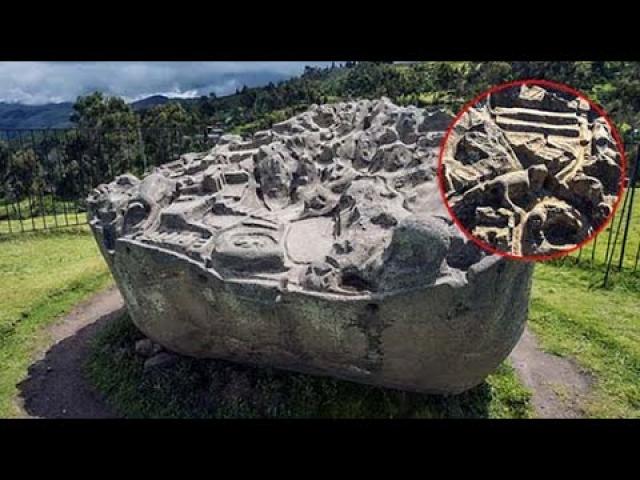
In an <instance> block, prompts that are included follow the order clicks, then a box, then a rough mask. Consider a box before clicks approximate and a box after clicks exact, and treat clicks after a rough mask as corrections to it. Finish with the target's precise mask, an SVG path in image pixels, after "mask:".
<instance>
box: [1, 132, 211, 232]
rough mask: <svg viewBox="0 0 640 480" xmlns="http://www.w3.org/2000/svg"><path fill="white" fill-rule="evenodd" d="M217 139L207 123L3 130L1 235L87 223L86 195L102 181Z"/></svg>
mask: <svg viewBox="0 0 640 480" xmlns="http://www.w3.org/2000/svg"><path fill="white" fill-rule="evenodd" d="M216 140H217V135H212V134H211V133H209V130H208V129H207V128H206V127H202V128H191V129H177V128H176V129H171V128H162V129H109V130H95V129H11V130H0V235H5V234H15V233H23V232H28V231H34V230H49V229H53V228H61V227H69V226H76V225H82V224H85V223H86V222H87V218H86V205H85V199H86V197H87V195H88V193H89V192H90V191H91V189H93V188H94V187H96V186H97V185H99V184H100V183H104V182H109V181H111V180H113V179H114V178H115V177H116V176H118V175H121V174H123V173H132V174H134V175H141V174H143V173H144V172H145V171H147V170H148V169H149V168H150V167H152V166H155V165H160V164H162V163H166V162H168V161H170V160H173V159H177V158H178V157H179V156H180V155H181V154H183V153H186V152H190V151H203V150H207V149H209V148H211V147H212V146H213V145H214V144H215V142H216Z"/></svg>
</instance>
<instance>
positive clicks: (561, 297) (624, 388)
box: [529, 264, 640, 418]
mask: <svg viewBox="0 0 640 480" xmlns="http://www.w3.org/2000/svg"><path fill="white" fill-rule="evenodd" d="M596 275H598V276H599V277H601V276H602V274H601V273H599V274H596ZM593 280H594V272H593V271H592V270H588V269H582V268H579V267H576V266H568V265H565V266H558V265H550V264H549V265H546V264H545V265H538V266H536V272H535V280H534V283H533V294H532V300H531V309H530V311H531V313H530V317H529V319H530V328H531V329H532V330H533V332H534V333H535V334H536V335H537V336H538V338H539V340H540V343H541V345H542V347H543V348H544V349H545V350H547V351H550V352H552V353H555V354H558V355H561V356H565V357H569V358H573V359H575V360H576V361H577V363H578V364H579V365H580V366H581V367H582V368H583V369H584V370H585V371H586V372H588V373H589V374H591V375H592V377H593V378H594V380H595V382H594V386H593V395H592V396H591V398H590V399H589V400H588V401H587V404H586V405H584V409H585V411H586V413H587V414H588V415H589V416H592V417H598V418H602V417H605V418H640V276H638V275H635V276H634V275H630V274H624V275H622V274H619V275H618V276H617V277H615V282H614V284H613V285H612V287H611V288H607V289H603V288H597V287H596V288H594V287H592V285H593V283H594V282H593Z"/></svg>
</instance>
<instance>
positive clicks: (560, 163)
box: [443, 85, 622, 256]
mask: <svg viewBox="0 0 640 480" xmlns="http://www.w3.org/2000/svg"><path fill="white" fill-rule="evenodd" d="M443 168H444V180H445V190H446V192H447V200H448V202H449V205H450V206H451V208H452V210H453V212H454V214H455V216H456V217H457V218H458V219H459V221H460V223H461V224H462V225H463V226H464V227H465V229H466V230H467V231H469V233H471V234H472V235H473V236H474V237H476V238H477V239H479V240H481V241H482V242H484V243H486V244H489V245H491V246H493V247H494V248H496V249H498V250H500V251H503V252H506V253H509V254H512V255H516V256H523V255H547V254H552V253H555V252H560V251H563V250H568V249H571V248H572V247H575V246H576V245H578V244H579V243H582V242H583V241H584V240H586V239H587V238H588V237H589V236H591V235H592V234H593V233H594V232H595V231H596V229H597V228H598V227H600V226H601V225H602V224H603V223H604V222H605V221H606V219H607V218H608V217H609V215H610V214H611V212H612V209H613V206H614V204H615V201H616V198H617V195H618V190H619V187H620V178H621V175H622V168H621V158H620V154H619V152H618V149H617V146H616V144H615V140H614V137H613V135H612V132H611V130H610V127H609V125H608V123H607V122H606V121H605V119H604V118H603V117H601V116H600V115H599V114H598V113H597V112H596V111H595V110H593V109H592V108H591V106H590V105H589V103H588V102H587V101H586V100H583V99H581V98H578V97H575V96H574V95H571V94H569V93H565V92H561V91H556V90H553V89H546V88H543V87H541V86H538V85H531V86H528V85H518V86H514V87H509V88H507V89H504V90H501V91H498V92H496V93H493V94H491V95H490V96H489V97H488V98H486V99H484V100H483V101H481V102H480V103H479V104H477V105H475V106H473V107H472V108H471V109H470V110H468V111H467V112H466V113H465V114H464V115H463V116H462V117H461V119H460V121H459V122H458V123H457V124H456V127H455V128H454V130H453V131H452V134H451V136H450V137H449V139H448V140H447V148H446V150H445V155H444V157H443Z"/></svg>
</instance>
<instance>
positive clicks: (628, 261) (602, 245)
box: [570, 187, 640, 269]
mask: <svg viewBox="0 0 640 480" xmlns="http://www.w3.org/2000/svg"><path fill="white" fill-rule="evenodd" d="M628 194H629V192H627V193H626V194H625V195H628ZM623 204H624V197H623V199H622V200H621V201H620V204H619V206H618V210H617V211H616V216H615V218H614V220H613V221H612V222H610V223H609V225H607V227H606V228H605V229H604V231H602V232H601V233H600V234H599V235H598V237H597V239H596V240H595V241H591V243H590V244H589V245H587V246H586V247H584V249H583V250H582V253H580V252H579V251H578V252H573V253H571V254H570V257H572V258H573V259H575V260H577V259H578V258H580V262H581V263H586V264H591V263H592V262H591V258H592V255H593V265H595V266H598V265H603V264H605V258H606V253H607V241H608V238H609V235H610V233H611V230H612V229H613V236H612V238H611V244H613V243H614V240H615V238H616V232H617V230H618V225H619V223H620V218H621V216H622V213H623V212H622V206H623ZM628 208H629V206H627V209H628ZM626 219H627V212H626V211H625V212H624V222H623V223H622V226H621V227H620V229H619V230H620V233H619V234H618V241H617V244H616V247H615V250H614V256H613V258H614V260H615V262H614V264H615V265H617V264H618V258H619V257H620V250H621V245H622V238H623V234H624V226H625V223H626ZM628 235H629V236H628V239H627V247H626V249H625V252H624V266H625V268H627V269H632V268H633V265H634V263H635V260H636V255H637V254H638V247H639V246H640V187H638V188H636V192H635V198H634V200H633V208H632V209H631V223H630V228H629V234H628ZM610 248H611V247H610ZM638 267H640V264H639V265H638Z"/></svg>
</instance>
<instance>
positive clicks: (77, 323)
mask: <svg viewBox="0 0 640 480" xmlns="http://www.w3.org/2000/svg"><path fill="white" fill-rule="evenodd" d="M123 313H124V302H123V300H122V296H121V295H120V292H119V291H118V289H117V288H116V287H112V288H110V289H108V290H105V291H103V292H101V293H98V294H96V295H94V296H93V297H91V298H90V299H88V300H87V301H86V302H83V303H81V304H80V305H78V306H77V307H75V308H74V309H73V311H71V312H70V313H69V314H68V315H66V316H65V317H63V318H62V319H61V320H60V321H59V322H56V324H54V325H53V326H52V327H51V328H50V329H49V332H48V333H49V334H50V337H51V341H52V346H51V348H50V349H49V350H48V351H47V352H46V353H45V354H44V356H43V357H42V358H40V359H38V360H37V361H36V362H35V363H34V364H33V365H32V366H31V367H30V368H29V373H28V377H27V378H26V379H25V380H24V381H23V382H22V383H21V384H20V385H19V386H18V387H19V390H20V398H19V401H20V403H21V405H20V406H21V409H22V411H23V412H24V415H25V416H26V417H38V418H114V417H116V415H115V414H114V413H113V412H112V411H111V410H110V409H109V408H108V407H107V405H106V404H105V402H104V400H103V399H102V398H101V397H100V395H99V394H98V393H97V392H95V391H94V390H93V389H92V388H91V385H90V384H89V383H88V381H87V380H86V379H85V375H84V370H83V369H84V365H85V361H86V359H87V357H88V354H89V350H90V346H91V340H92V339H93V338H94V337H95V335H96V333H98V332H99V331H100V329H101V328H103V327H104V326H105V325H106V324H107V323H109V321H110V320H112V319H113V318H117V317H118V316H119V315H122V314H123Z"/></svg>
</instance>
